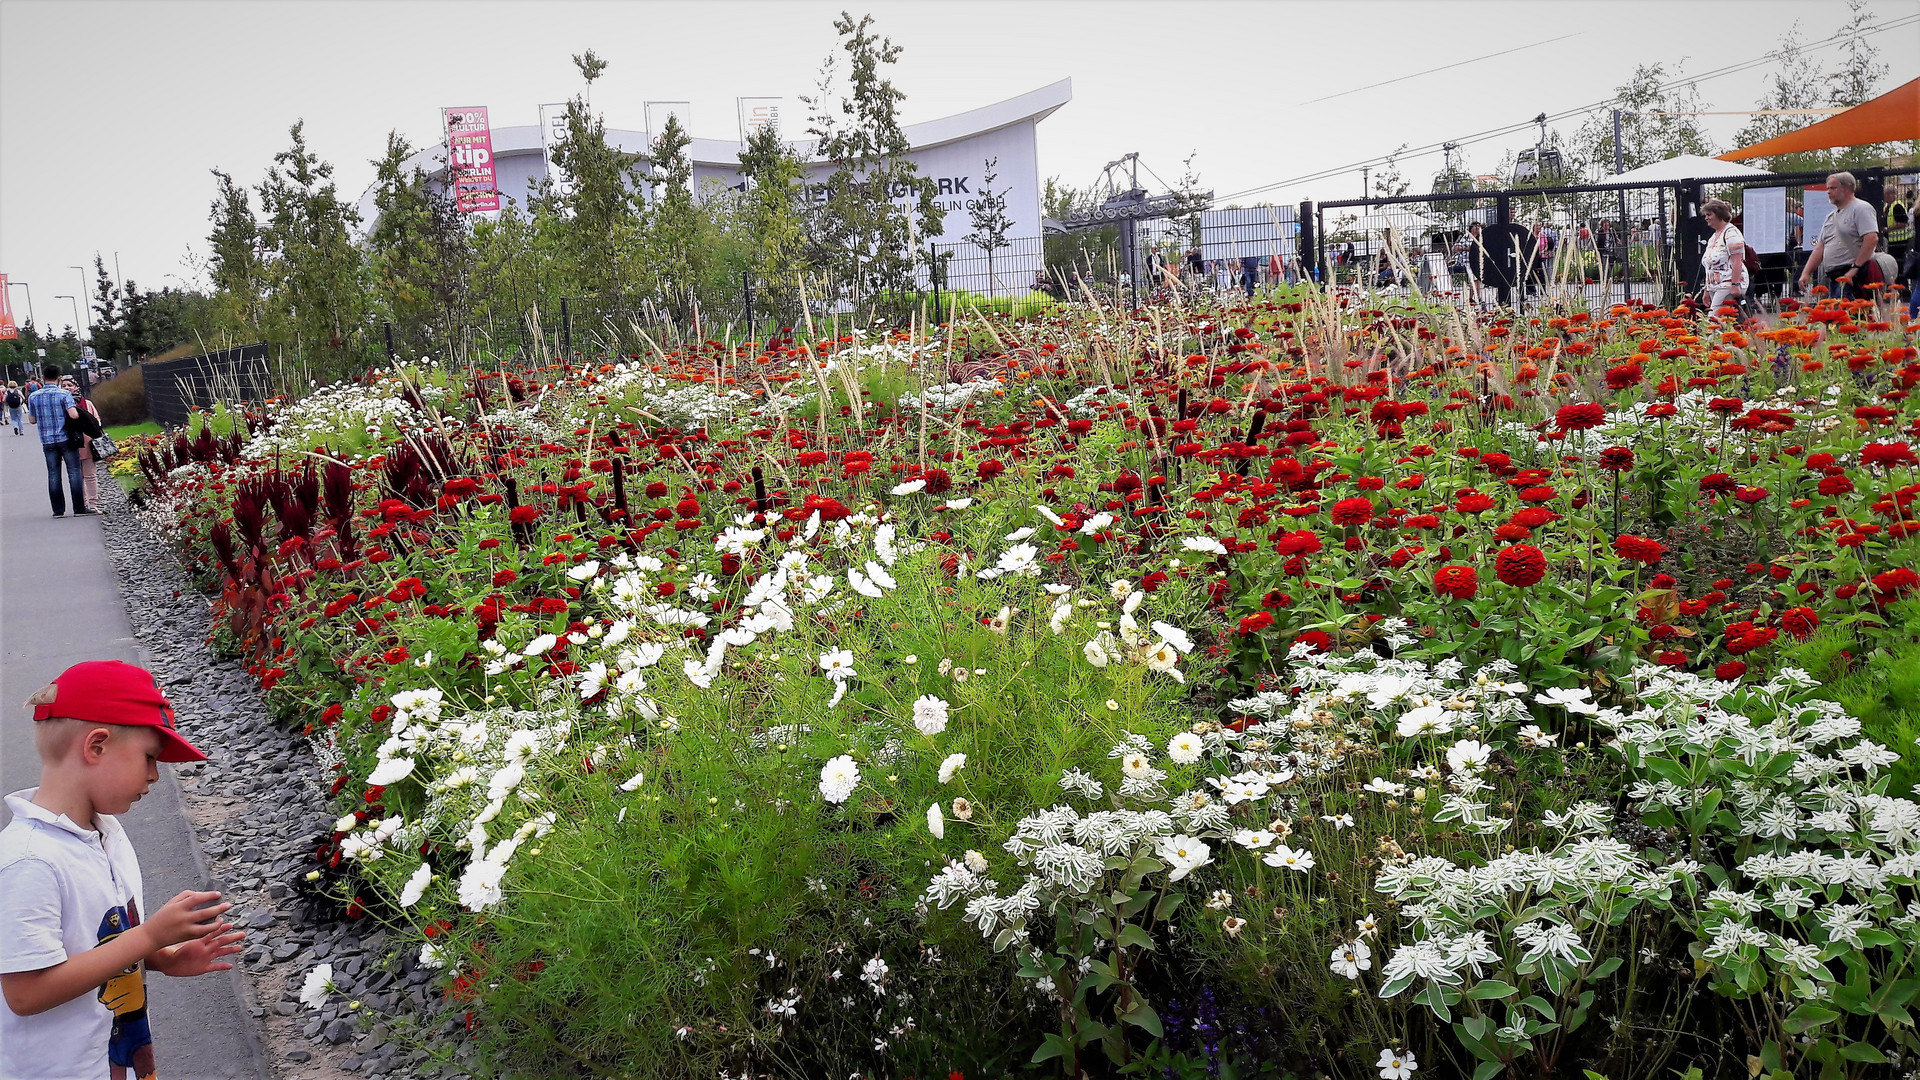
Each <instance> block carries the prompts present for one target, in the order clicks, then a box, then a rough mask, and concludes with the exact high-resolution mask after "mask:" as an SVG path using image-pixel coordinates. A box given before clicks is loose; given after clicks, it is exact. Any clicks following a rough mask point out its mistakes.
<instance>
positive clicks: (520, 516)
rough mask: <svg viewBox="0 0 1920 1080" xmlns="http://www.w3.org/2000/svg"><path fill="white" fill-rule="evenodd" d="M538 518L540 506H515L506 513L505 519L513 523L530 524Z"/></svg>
mask: <svg viewBox="0 0 1920 1080" xmlns="http://www.w3.org/2000/svg"><path fill="white" fill-rule="evenodd" d="M539 519H540V508H539V507H537V506H516V507H514V508H513V510H512V511H511V512H509V513H508V514H507V520H508V521H511V522H513V523H514V524H515V525H531V524H533V523H534V522H535V521H538V520H539Z"/></svg>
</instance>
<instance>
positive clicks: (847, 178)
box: [806, 12, 945, 310]
mask: <svg viewBox="0 0 1920 1080" xmlns="http://www.w3.org/2000/svg"><path fill="white" fill-rule="evenodd" d="M872 25H873V17H872V16H871V15H865V16H862V17H861V18H860V20H859V21H858V22H855V21H854V19H853V17H852V16H851V15H848V14H846V13H845V12H842V13H841V15H840V17H839V18H838V19H836V20H834V24H833V28H834V29H835V30H836V31H838V32H839V34H840V36H841V47H842V48H843V49H844V51H845V52H846V54H847V67H848V87H847V90H846V94H845V96H844V97H842V98H841V99H840V101H839V102H838V104H837V105H835V104H832V103H830V102H829V101H828V96H829V94H830V93H831V92H832V90H833V71H834V58H833V57H832V56H829V57H828V59H827V62H826V64H825V65H824V66H823V67H822V72H821V87H820V91H819V93H818V94H817V95H816V96H815V97H812V98H809V99H806V100H807V102H808V104H809V105H810V106H812V113H811V121H810V123H809V126H808V129H807V132H808V134H810V135H812V136H814V138H815V139H816V140H817V142H816V144H815V150H814V152H815V153H816V154H817V155H818V156H820V157H822V158H825V159H826V160H827V161H829V162H831V163H832V164H833V166H834V171H833V172H832V173H831V174H830V175H829V176H828V177H827V178H826V179H825V180H824V181H822V182H821V187H822V188H824V190H825V198H824V199H821V200H818V201H816V202H815V203H814V209H813V211H812V213H811V221H810V229H809V232H810V237H809V239H810V241H811V250H810V256H809V261H810V262H811V263H813V264H814V265H816V266H820V267H823V268H826V269H828V270H829V271H830V274H831V277H832V278H833V279H834V280H835V281H836V282H838V283H841V285H842V287H843V288H844V289H846V290H847V293H846V296H845V297H844V298H845V299H846V300H847V301H848V302H850V303H851V304H852V305H853V307H854V308H855V309H856V310H858V309H859V308H860V307H861V306H862V305H863V304H864V303H866V302H867V299H868V298H869V297H870V296H872V294H874V293H877V292H881V291H883V290H889V289H891V290H895V291H899V292H907V291H911V290H912V288H913V268H914V265H915V263H916V261H917V260H918V259H919V255H920V252H919V245H918V244H917V243H915V241H914V238H915V237H916V236H921V237H930V236H937V235H939V233H940V229H941V221H942V219H943V218H944V217H945V211H943V210H942V209H941V208H940V206H939V204H938V202H937V201H936V199H935V192H934V189H933V188H932V187H931V186H930V185H928V184H924V183H922V182H921V181H920V170H919V167H918V166H916V165H915V164H914V163H913V161H912V160H911V159H910V158H908V157H907V151H908V150H909V149H910V147H909V145H908V143H907V136H906V133H905V132H904V131H902V130H901V128H900V118H899V113H898V109H899V104H900V102H901V101H903V100H905V98H906V94H905V93H903V92H902V91H901V90H899V89H898V88H897V87H895V86H894V85H893V81H892V80H891V79H888V78H887V77H885V76H884V75H883V74H882V68H883V67H885V66H886V65H890V64H893V63H896V62H897V61H898V60H899V58H900V46H898V45H895V44H894V43H893V42H892V41H891V40H890V39H887V38H883V37H880V36H878V35H877V34H874V33H871V32H870V27H872ZM897 199H900V200H906V201H905V203H904V204H902V203H898V202H896V201H895V200H897Z"/></svg>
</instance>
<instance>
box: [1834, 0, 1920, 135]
mask: <svg viewBox="0 0 1920 1080" xmlns="http://www.w3.org/2000/svg"><path fill="white" fill-rule="evenodd" d="M1878 21H1879V17H1878V16H1876V15H1875V14H1874V13H1873V9H1872V8H1870V7H1868V6H1867V0H1847V24H1846V25H1845V26H1843V27H1841V28H1840V32H1841V33H1842V34H1845V35H1847V40H1846V43H1845V44H1844V45H1842V46H1840V52H1841V57H1842V59H1841V61H1840V70H1838V71H1836V72H1834V74H1833V77H1832V78H1830V79H1829V80H1828V83H1827V86H1828V90H1827V104H1829V105H1832V106H1836V107H1839V108H1848V109H1850V108H1852V107H1853V106H1855V105H1859V104H1861V103H1863V102H1867V101H1871V100H1872V99H1873V98H1874V97H1876V96H1877V95H1878V94H1879V93H1880V84H1881V82H1882V81H1884V80H1885V79H1886V77H1887V65H1885V64H1883V63H1881V62H1880V49H1879V47H1878V46H1876V45H1874V43H1873V42H1872V41H1870V40H1868V38H1867V34H1868V33H1870V32H1871V31H1872V30H1873V29H1874V24H1875V23H1876V22H1878ZM1909 40H1911V39H1909Z"/></svg>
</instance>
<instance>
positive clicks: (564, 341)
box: [560, 296, 573, 360]
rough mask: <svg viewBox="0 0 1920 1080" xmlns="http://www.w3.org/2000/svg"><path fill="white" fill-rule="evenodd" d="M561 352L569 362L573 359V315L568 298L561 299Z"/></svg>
mask: <svg viewBox="0 0 1920 1080" xmlns="http://www.w3.org/2000/svg"><path fill="white" fill-rule="evenodd" d="M560 351H561V352H562V353H564V354H565V355H566V357H567V359H568V360H572V359H573V313H572V312H571V311H569V310H568V308H567V298H566V297H564V296H563V297H561V298H560Z"/></svg>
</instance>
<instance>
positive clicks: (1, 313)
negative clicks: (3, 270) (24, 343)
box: [0, 274, 20, 341]
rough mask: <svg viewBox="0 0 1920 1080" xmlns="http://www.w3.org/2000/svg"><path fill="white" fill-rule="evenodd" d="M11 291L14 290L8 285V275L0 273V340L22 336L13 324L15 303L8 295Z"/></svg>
mask: <svg viewBox="0 0 1920 1080" xmlns="http://www.w3.org/2000/svg"><path fill="white" fill-rule="evenodd" d="M11 292H13V290H12V289H9V288H8V287H7V275H5V274H0V341H6V340H9V339H11V338H17V337H19V336H20V331H19V329H18V328H16V327H15V326H14V324H13V303H12V301H11V300H10V299H9V297H8V294H10V293H11Z"/></svg>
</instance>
